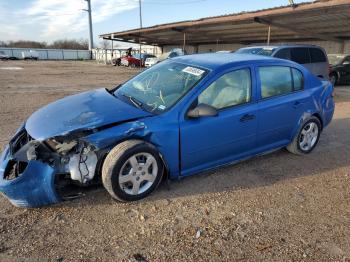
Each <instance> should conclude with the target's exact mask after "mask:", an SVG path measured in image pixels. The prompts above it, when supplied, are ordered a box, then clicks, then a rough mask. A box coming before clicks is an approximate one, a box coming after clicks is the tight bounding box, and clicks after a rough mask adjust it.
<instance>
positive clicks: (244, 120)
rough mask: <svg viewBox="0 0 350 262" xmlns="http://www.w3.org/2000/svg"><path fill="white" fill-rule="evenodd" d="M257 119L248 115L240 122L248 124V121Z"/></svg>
mask: <svg viewBox="0 0 350 262" xmlns="http://www.w3.org/2000/svg"><path fill="white" fill-rule="evenodd" d="M253 119H255V115H252V114H246V115H244V116H242V117H241V119H240V120H239V121H241V122H247V121H250V120H253Z"/></svg>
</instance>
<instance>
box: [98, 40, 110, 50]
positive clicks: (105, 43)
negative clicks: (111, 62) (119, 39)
mask: <svg viewBox="0 0 350 262" xmlns="http://www.w3.org/2000/svg"><path fill="white" fill-rule="evenodd" d="M100 47H101V48H103V49H111V41H108V40H106V39H104V40H102V41H101V42H100Z"/></svg>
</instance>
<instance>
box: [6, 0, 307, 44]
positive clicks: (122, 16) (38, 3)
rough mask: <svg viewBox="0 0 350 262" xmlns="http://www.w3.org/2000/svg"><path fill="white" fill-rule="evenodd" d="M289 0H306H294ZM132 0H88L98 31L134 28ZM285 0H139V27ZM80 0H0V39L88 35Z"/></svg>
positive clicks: (135, 18) (285, 1) (84, 5)
mask: <svg viewBox="0 0 350 262" xmlns="http://www.w3.org/2000/svg"><path fill="white" fill-rule="evenodd" d="M294 2H295V3H301V2H311V1H308V0H301V1H298V0H294ZM138 3H139V1H138V0H91V5H92V22H93V34H94V43H95V45H98V44H99V43H100V42H101V39H99V38H98V35H99V34H103V33H110V32H118V31H124V30H128V29H134V28H139V26H140V22H139V5H138ZM288 4H289V1H288V0H245V1H244V0H238V1H237V0H142V4H141V6H142V17H143V27H146V26H152V25H156V24H163V23H169V22H177V21H182V20H192V19H199V18H203V17H208V16H217V15H225V14H231V13H238V12H242V11H253V10H259V9H265V8H271V7H276V6H281V5H288ZM86 8H87V2H86V1H85V0H0V40H2V41H9V40H33V41H46V42H49V43H50V42H52V41H54V40H57V39H82V38H85V39H87V38H88V15H87V12H86V11H83V10H82V9H86Z"/></svg>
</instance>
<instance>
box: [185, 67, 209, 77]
mask: <svg viewBox="0 0 350 262" xmlns="http://www.w3.org/2000/svg"><path fill="white" fill-rule="evenodd" d="M182 72H185V73H188V74H191V75H195V76H200V75H202V74H203V73H204V72H205V71H204V70H201V69H198V68H195V67H192V66H188V67H186V68H185V69H183V70H182Z"/></svg>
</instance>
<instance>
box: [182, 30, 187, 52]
mask: <svg viewBox="0 0 350 262" xmlns="http://www.w3.org/2000/svg"><path fill="white" fill-rule="evenodd" d="M185 48H186V33H185V32H184V42H183V46H182V51H183V52H185Z"/></svg>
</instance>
